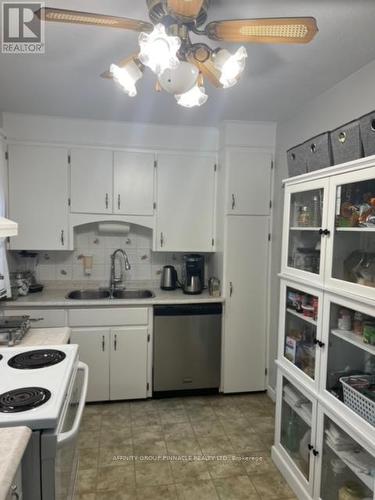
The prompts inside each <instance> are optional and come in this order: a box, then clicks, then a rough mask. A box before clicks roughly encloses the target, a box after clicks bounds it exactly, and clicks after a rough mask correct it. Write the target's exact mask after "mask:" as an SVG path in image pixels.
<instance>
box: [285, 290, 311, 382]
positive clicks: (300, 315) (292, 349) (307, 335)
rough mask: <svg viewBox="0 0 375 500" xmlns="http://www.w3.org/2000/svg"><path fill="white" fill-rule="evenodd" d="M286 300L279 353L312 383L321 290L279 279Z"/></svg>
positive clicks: (298, 373) (299, 374)
mask: <svg viewBox="0 0 375 500" xmlns="http://www.w3.org/2000/svg"><path fill="white" fill-rule="evenodd" d="M281 286H282V291H281V296H282V299H283V300H284V301H285V309H284V311H283V313H282V314H284V317H282V319H281V321H282V325H281V330H282V331H283V332H284V335H283V338H282V336H280V337H281V342H282V343H281V345H280V354H281V357H282V358H283V359H284V360H285V361H286V363H287V364H288V366H289V367H290V368H291V369H292V370H295V372H296V375H297V376H302V377H303V378H304V379H305V380H307V381H308V382H309V383H311V384H312V385H315V380H316V378H317V370H318V362H317V349H318V348H319V347H318V346H319V343H321V342H320V340H318V338H319V337H320V328H319V332H318V325H319V322H320V304H321V293H320V292H318V291H315V290H313V289H310V288H305V287H299V286H298V287H297V286H296V285H294V284H291V283H288V282H282V284H281Z"/></svg>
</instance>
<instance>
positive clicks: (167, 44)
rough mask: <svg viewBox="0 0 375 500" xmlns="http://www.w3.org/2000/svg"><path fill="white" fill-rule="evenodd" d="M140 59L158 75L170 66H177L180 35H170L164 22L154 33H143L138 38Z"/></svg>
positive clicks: (156, 27) (157, 26)
mask: <svg viewBox="0 0 375 500" xmlns="http://www.w3.org/2000/svg"><path fill="white" fill-rule="evenodd" d="M138 41H139V46H140V49H141V50H140V53H139V60H140V61H141V62H142V63H143V64H144V65H145V66H147V67H149V68H150V69H151V70H152V71H153V72H154V73H156V74H157V75H161V74H162V73H163V71H165V70H166V69H168V68H170V69H171V68H176V67H177V66H178V65H179V63H180V61H179V59H178V57H177V52H178V50H179V48H180V46H181V39H180V38H179V37H178V36H169V35H167V33H166V31H165V27H164V26H163V25H162V24H157V25H156V26H155V28H154V30H153V31H152V33H150V34H148V33H141V34H140V35H139V38H138Z"/></svg>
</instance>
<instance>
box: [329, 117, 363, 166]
mask: <svg viewBox="0 0 375 500" xmlns="http://www.w3.org/2000/svg"><path fill="white" fill-rule="evenodd" d="M331 143H332V152H333V161H334V164H335V165H338V164H339V163H345V162H347V161H352V160H357V159H358V158H362V156H363V148H362V142H361V134H360V131H359V121H358V120H355V121H353V122H350V123H347V124H345V125H342V126H341V127H339V128H337V129H335V130H332V132H331Z"/></svg>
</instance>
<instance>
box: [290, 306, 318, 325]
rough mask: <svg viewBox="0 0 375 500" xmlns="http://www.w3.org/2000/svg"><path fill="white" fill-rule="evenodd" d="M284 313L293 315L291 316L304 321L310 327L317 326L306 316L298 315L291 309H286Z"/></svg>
mask: <svg viewBox="0 0 375 500" xmlns="http://www.w3.org/2000/svg"><path fill="white" fill-rule="evenodd" d="M286 312H287V313H288V314H293V316H296V317H297V318H300V319H302V320H303V321H306V322H307V323H310V325H314V326H316V325H317V322H316V321H315V320H314V319H313V318H309V317H308V316H305V315H304V314H302V313H299V312H297V311H294V310H293V309H290V308H289V307H288V309H287V310H286Z"/></svg>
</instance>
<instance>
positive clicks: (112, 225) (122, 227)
mask: <svg viewBox="0 0 375 500" xmlns="http://www.w3.org/2000/svg"><path fill="white" fill-rule="evenodd" d="M98 232H99V233H101V234H129V232H130V226H129V224H124V223H123V222H99V223H98Z"/></svg>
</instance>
